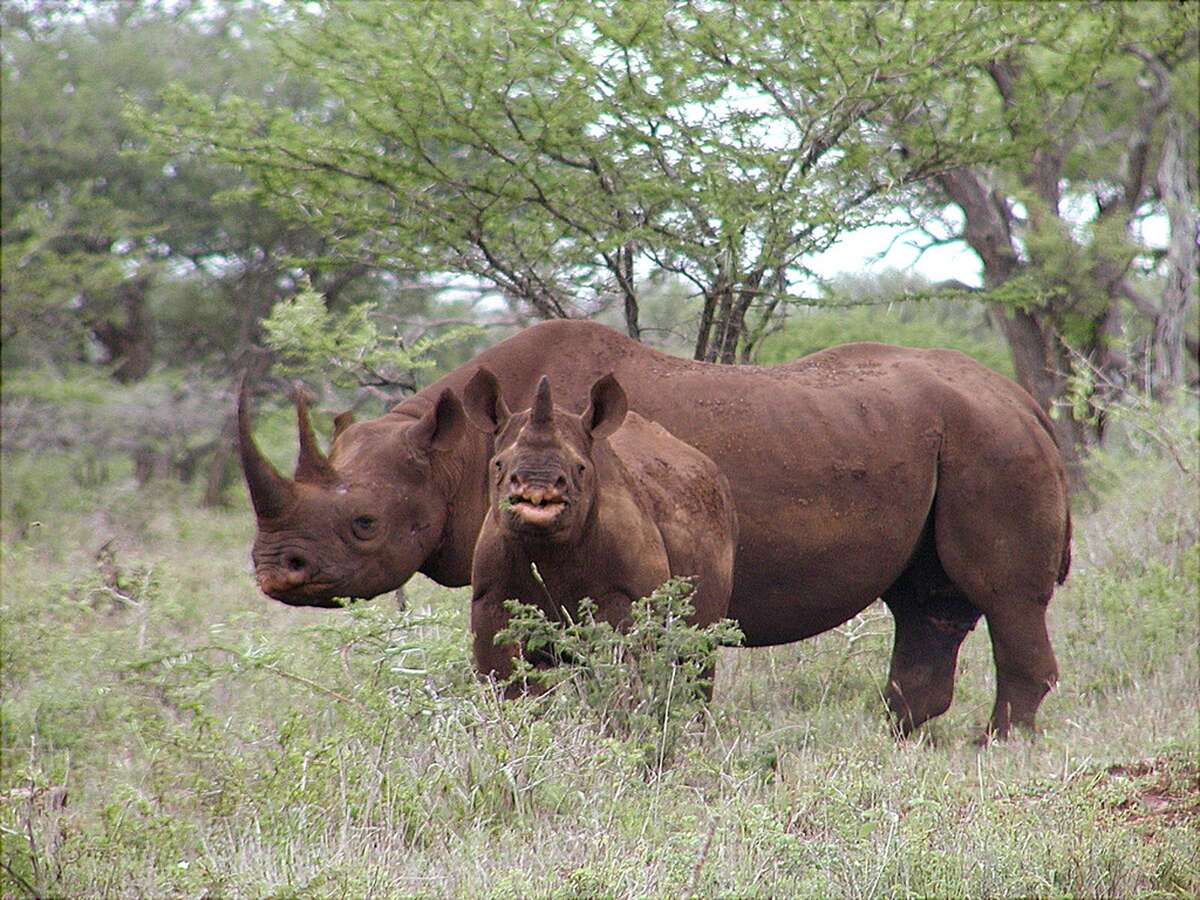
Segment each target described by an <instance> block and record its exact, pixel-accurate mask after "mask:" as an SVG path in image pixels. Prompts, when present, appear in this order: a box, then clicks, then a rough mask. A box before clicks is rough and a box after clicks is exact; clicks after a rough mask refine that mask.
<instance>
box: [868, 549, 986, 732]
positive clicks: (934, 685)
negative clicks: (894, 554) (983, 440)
mask: <svg viewBox="0 0 1200 900" xmlns="http://www.w3.org/2000/svg"><path fill="white" fill-rule="evenodd" d="M883 600H884V602H885V603H887V605H888V608H889V609H890V610H891V612H892V617H893V619H894V620H895V627H896V632H895V643H894V644H893V647H892V663H891V670H890V671H889V673H888V683H887V688H886V689H885V691H884V697H885V699H886V700H887V704H888V708H889V710H890V712H891V715H892V723H893V727H894V728H895V730H896V732H897V734H898V735H901V736H906V735H908V734H909V733H910V732H912V730H913V729H915V728H916V727H917V726H919V725H921V723H923V722H925V721H927V720H929V719H932V718H934V717H935V716H940V715H941V714H942V713H944V712H945V711H946V710H947V709H949V707H950V701H951V700H952V699H953V696H954V676H955V673H956V671H957V668H958V651H959V648H960V647H961V646H962V642H963V640H964V639H965V638H966V636H967V635H968V634H969V633H970V631H971V629H973V628H974V627H975V623H976V622H978V621H979V616H980V611H979V610H978V609H977V608H976V607H975V606H973V605H972V604H971V603H970V601H968V600H967V598H966V596H965V595H964V594H963V593H962V591H960V590H959V589H958V588H957V587H956V586H955V585H954V583H953V582H951V580H950V579H949V577H948V576H947V575H946V573H945V571H944V570H943V569H942V566H941V563H940V562H939V560H938V558H937V554H936V553H935V552H934V547H933V541H932V535H931V534H930V533H928V532H927V533H926V535H925V537H924V538H923V539H922V541H921V544H920V546H919V547H918V548H917V552H916V554H915V555H914V557H913V560H912V562H910V563H909V565H908V568H907V569H906V570H905V571H904V573H903V574H902V575H901V576H900V578H899V579H898V580H897V581H896V583H895V584H893V585H892V586H891V587H890V588H888V590H886V591H885V592H884V594H883Z"/></svg>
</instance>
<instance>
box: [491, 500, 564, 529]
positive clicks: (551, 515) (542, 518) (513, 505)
mask: <svg viewBox="0 0 1200 900" xmlns="http://www.w3.org/2000/svg"><path fill="white" fill-rule="evenodd" d="M570 505H571V504H570V503H569V502H568V501H567V500H566V498H564V497H562V496H555V495H546V494H543V493H541V492H540V491H531V492H530V493H528V494H511V495H509V496H508V497H507V498H505V502H504V507H505V509H506V510H507V513H508V518H509V520H510V521H511V522H513V523H514V524H515V525H518V526H525V527H527V528H535V529H545V528H551V527H553V526H554V525H555V524H556V523H557V522H558V520H559V519H560V518H561V517H562V515H563V513H564V512H566V510H567V508H568V507H569V506H570Z"/></svg>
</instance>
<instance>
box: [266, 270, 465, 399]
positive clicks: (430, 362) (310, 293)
mask: <svg viewBox="0 0 1200 900" xmlns="http://www.w3.org/2000/svg"><path fill="white" fill-rule="evenodd" d="M374 309H375V307H374V305H373V304H370V303H362V304H357V305H355V306H352V307H350V308H348V309H346V310H344V311H342V312H341V313H339V314H334V313H331V312H330V311H329V310H328V309H327V308H326V305H325V301H324V299H323V298H322V297H321V295H320V294H318V293H317V292H316V291H314V290H313V289H312V287H311V285H309V286H306V287H305V289H304V290H302V291H301V292H300V293H299V294H297V295H296V296H294V297H292V298H290V299H288V300H281V301H280V302H279V303H276V304H275V306H274V307H273V308H272V310H271V314H270V316H268V317H267V318H266V319H264V320H263V323H262V326H263V331H264V339H265V341H266V343H267V346H269V347H271V348H272V349H273V350H275V351H277V352H278V353H279V354H280V357H281V358H280V363H279V364H280V368H281V370H282V371H284V372H292V373H296V374H318V375H320V376H322V377H328V378H330V379H331V380H333V381H334V383H340V384H343V385H351V384H372V385H395V384H404V385H409V386H412V385H413V384H414V383H415V382H414V374H415V373H416V372H417V371H421V370H425V369H429V368H432V367H433V366H434V365H436V359H435V358H434V357H433V354H435V353H436V352H437V351H439V350H442V349H444V348H445V347H447V346H449V345H453V344H455V343H459V342H461V341H465V340H469V339H472V338H474V337H476V336H478V334H479V329H477V328H473V327H470V326H460V327H457V328H453V329H450V330H447V331H445V332H443V333H442V334H439V335H437V336H431V337H422V338H420V339H419V340H417V341H416V342H415V343H414V344H413V345H412V346H411V347H406V346H405V342H404V339H403V337H402V336H401V335H399V334H398V333H396V332H394V331H393V333H392V334H381V333H380V329H379V327H378V325H377V324H376V321H375V319H374V318H373V317H372V312H373V311H374Z"/></svg>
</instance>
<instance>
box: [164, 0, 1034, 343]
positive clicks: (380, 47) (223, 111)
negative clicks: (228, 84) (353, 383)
mask: <svg viewBox="0 0 1200 900" xmlns="http://www.w3.org/2000/svg"><path fill="white" fill-rule="evenodd" d="M536 9H537V12H536V14H531V10H530V9H528V8H526V7H523V6H521V5H513V4H508V3H488V4H485V5H484V6H483V7H481V8H480V10H479V11H478V15H476V16H469V17H464V16H462V15H460V14H459V11H458V10H457V9H456V8H455V7H454V6H453V5H446V4H440V3H418V4H407V5H402V6H399V7H396V6H388V5H382V4H334V5H331V6H327V7H324V8H322V9H320V10H319V11H316V10H314V9H313V8H311V7H310V6H308V5H306V4H302V3H296V4H294V5H293V6H292V9H291V13H292V16H293V18H292V19H291V20H289V22H288V26H287V27H286V28H282V29H280V30H279V32H278V33H277V35H278V40H277V42H276V52H277V55H278V59H277V64H278V67H279V70H280V71H283V72H287V73H290V74H292V75H294V76H295V77H297V78H299V79H301V80H303V81H306V82H311V83H314V84H317V85H319V86H320V90H321V92H322V94H323V98H324V100H325V103H324V105H323V106H322V107H321V108H320V109H314V110H310V111H306V112H303V113H301V114H299V115H292V114H288V113H286V112H283V111H274V110H271V109H268V108H266V107H264V106H263V105H261V104H257V103H255V102H253V101H252V100H250V99H247V98H244V97H228V98H223V99H221V100H220V101H218V102H215V103H214V102H213V101H211V100H209V99H207V98H205V97H203V96H200V95H199V94H198V93H197V92H195V91H190V92H189V91H188V90H187V89H185V88H182V87H180V88H176V89H174V90H172V91H171V92H169V94H167V96H166V103H165V109H164V111H163V113H162V114H161V115H158V116H156V117H154V118H153V119H150V120H147V124H148V127H150V128H151V129H153V131H154V132H155V133H156V136H157V138H158V140H159V142H160V144H161V145H162V146H163V147H165V148H167V149H169V150H170V151H172V152H175V153H177V154H194V155H198V156H199V157H201V158H204V159H211V160H218V161H222V162H226V163H232V164H235V165H237V166H239V167H242V168H243V169H244V170H245V171H247V172H248V173H250V174H251V175H252V176H253V177H254V179H255V181H256V191H257V194H258V196H260V197H262V198H263V199H264V200H265V201H267V202H270V203H272V204H274V207H275V208H276V209H278V210H280V211H282V212H284V213H285V214H288V215H292V216H296V215H299V216H300V217H302V219H303V221H306V222H309V223H312V224H313V225H315V226H316V227H318V228H321V229H323V230H324V231H326V232H328V233H337V234H340V235H344V238H343V240H342V241H341V242H340V246H339V250H340V252H342V253H344V254H345V255H347V256H348V257H351V258H358V259H368V258H369V259H372V260H379V261H382V262H384V263H385V264H386V265H388V266H389V267H392V268H396V269H411V270H414V271H419V272H437V273H444V272H450V273H457V274H461V275H468V276H472V277H475V278H482V279H484V280H485V281H487V282H489V283H491V284H493V285H494V286H495V287H497V288H498V289H499V290H500V291H501V292H503V293H504V294H506V295H507V296H508V297H509V298H511V299H513V300H519V301H520V302H523V303H525V304H527V305H528V306H529V307H530V308H531V309H532V310H534V311H535V312H536V313H537V314H539V315H543V316H549V315H561V314H563V313H564V312H571V311H574V312H591V311H593V310H595V309H596V308H597V307H599V306H604V305H607V303H608V302H609V301H610V299H611V297H612V296H613V295H614V294H615V295H617V296H625V297H630V298H635V299H636V297H637V296H638V294H639V293H640V290H641V289H640V287H639V286H638V285H636V284H635V283H633V280H632V277H631V276H632V274H633V273H634V272H635V271H636V270H638V269H642V268H646V269H650V270H653V271H657V272H662V273H670V274H673V275H676V276H679V277H681V278H683V279H684V280H686V281H687V282H688V283H689V284H690V285H692V286H694V287H695V288H697V289H698V290H699V291H701V292H702V293H704V294H705V295H706V297H707V299H708V301H709V302H710V305H711V304H715V303H716V298H717V297H719V296H721V295H722V294H723V293H725V294H727V293H728V291H732V292H733V293H734V294H735V295H736V297H737V300H736V303H737V304H739V305H740V306H741V307H742V309H741V315H743V316H744V315H745V313H746V312H747V311H748V310H749V309H751V308H757V307H760V306H763V305H764V304H765V305H766V306H765V307H764V309H773V308H774V306H773V304H772V301H775V302H777V301H778V300H779V298H780V297H781V296H783V295H786V294H787V292H788V288H789V285H790V284H792V283H793V282H794V281H795V280H796V277H797V275H798V274H800V272H801V269H800V268H799V266H798V265H797V263H798V261H799V260H800V259H801V257H803V256H804V255H805V254H806V253H810V252H813V251H816V250H820V249H823V248H824V247H827V246H828V245H829V243H830V242H831V241H832V240H833V239H834V238H835V237H836V236H837V234H838V233H839V232H840V231H842V230H844V229H847V228H852V227H855V226H858V225H861V224H864V223H867V222H871V221H874V220H876V219H878V218H880V217H881V216H884V215H886V212H887V207H888V205H889V204H890V203H891V202H892V201H893V200H894V198H895V197H896V196H897V194H898V192H899V191H900V190H901V189H902V188H903V187H904V186H905V185H907V184H909V183H911V182H915V181H919V180H921V179H924V178H926V177H928V176H929V175H930V174H931V173H933V172H936V171H939V170H941V169H943V168H945V167H947V166H951V165H954V164H962V163H963V162H967V161H972V160H975V159H977V158H979V157H980V155H981V153H982V152H983V150H984V149H986V150H987V151H992V152H994V151H995V147H996V142H995V141H994V140H993V141H985V140H974V141H967V140H963V141H961V142H958V143H955V144H953V148H954V149H953V153H951V152H948V151H947V149H946V148H947V146H950V145H947V144H942V145H940V146H933V145H932V143H931V142H930V141H928V140H925V141H919V142H918V141H912V142H909V146H908V152H906V153H904V154H899V153H896V152H894V151H893V150H891V149H889V148H885V147H883V146H880V144H879V137H878V135H879V131H878V128H877V127H876V126H874V125H872V124H871V123H870V122H869V120H868V116H869V115H870V114H872V113H874V112H876V111H884V110H886V111H887V112H888V114H889V115H891V116H893V117H894V118H895V119H904V118H905V116H906V113H907V111H911V110H912V109H915V108H918V107H919V106H920V105H921V104H922V103H924V102H925V101H926V100H927V99H928V98H929V97H930V96H938V95H940V94H942V93H943V92H944V91H945V90H946V87H945V84H946V81H947V73H963V77H966V78H968V79H974V81H978V75H977V70H976V68H975V66H974V65H973V64H975V63H982V62H983V61H986V60H987V59H988V58H990V57H991V56H992V55H993V54H994V53H996V52H997V46H1003V45H1004V44H1005V43H1006V41H1008V40H1010V39H1011V34H1010V30H1011V29H1012V22H1008V21H1007V20H1006V18H1005V16H1004V15H1003V14H1002V13H1000V12H998V11H997V10H993V9H990V8H976V9H972V10H969V11H968V10H967V9H965V8H963V9H959V8H957V7H955V8H944V7H937V8H920V7H918V8H916V9H915V10H914V9H910V8H909V7H901V6H886V5H885V6H883V7H878V8H876V7H870V6H865V5H861V4H837V3H823V4H804V5H800V6H792V5H782V6H781V5H779V4H775V3H766V2H753V3H750V4H748V5H747V4H738V5H734V4H713V5H711V6H694V5H680V4H670V3H663V2H660V0H637V2H624V3H619V4H609V3H601V4H595V3H582V2H568V3H556V4H538V5H537V7H536ZM848 58H853V59H854V61H855V63H854V65H846V60H847V59H848ZM977 94H978V90H977V89H975V88H972V89H971V91H970V92H969V94H968V96H967V97H965V98H962V99H961V101H960V102H958V103H955V104H939V107H940V108H943V109H945V111H946V113H945V114H946V116H947V117H948V118H949V119H950V120H951V121H952V122H953V123H954V126H955V127H956V128H958V129H960V130H962V131H964V132H965V130H966V128H967V127H968V125H969V124H970V122H971V120H972V118H973V114H972V111H971V107H972V104H973V103H974V101H975V98H976V95H977ZM977 132H978V129H976V130H975V132H974V133H973V137H976V138H978V137H979V135H978V133H977ZM951 157H953V158H951ZM714 308H715V307H714ZM717 314H718V316H719V317H724V318H725V319H726V320H727V321H730V322H732V321H733V319H732V318H731V317H735V316H736V314H735V313H733V312H732V311H731V310H724V309H721V310H717ZM735 330H736V327H735Z"/></svg>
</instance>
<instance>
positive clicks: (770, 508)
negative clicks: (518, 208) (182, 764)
mask: <svg viewBox="0 0 1200 900" xmlns="http://www.w3.org/2000/svg"><path fill="white" fill-rule="evenodd" d="M481 366H482V367H486V368H488V369H490V370H491V371H492V372H493V373H495V375H496V377H497V378H498V379H499V382H500V384H501V386H502V388H503V394H504V399H505V401H506V403H507V405H508V407H509V408H510V409H524V408H526V407H528V406H529V405H530V404H531V402H532V399H533V393H534V388H535V386H536V385H537V382H538V380H539V379H540V378H541V376H542V375H549V376H550V378H551V379H552V380H553V382H554V386H555V396H556V398H558V402H559V403H560V404H561V405H562V406H564V407H565V408H567V409H570V410H572V411H573V412H576V413H580V412H582V411H583V408H584V407H585V406H586V404H587V402H588V398H589V389H590V387H591V386H592V384H593V383H595V382H596V381H597V379H599V378H601V377H603V376H605V375H608V374H613V375H615V376H616V378H617V379H618V380H619V381H620V383H621V385H622V386H623V387H624V389H625V392H626V394H627V396H628V401H629V408H630V409H632V410H634V411H636V412H638V413H640V414H641V415H643V416H645V417H646V418H648V419H651V420H653V421H657V422H659V423H660V424H662V425H663V426H665V427H666V428H667V429H668V430H669V431H670V432H671V433H672V434H674V435H675V436H676V437H678V438H680V439H681V440H683V441H685V442H686V443H689V444H691V445H693V446H695V447H696V448H697V449H699V450H700V451H701V452H702V453H705V454H707V455H708V456H709V457H711V458H712V459H713V460H714V461H715V462H716V464H717V466H718V467H719V468H720V470H721V471H722V472H723V473H724V474H725V476H726V477H727V478H728V479H729V482H730V484H731V486H732V488H733V496H734V501H735V503H736V507H737V517H738V521H739V523H740V540H739V542H738V548H737V554H736V558H735V565H734V585H733V594H732V599H731V602H730V606H729V614H730V616H731V617H732V618H734V619H736V620H737V622H738V624H739V625H740V627H741V629H742V631H743V632H744V634H745V639H746V644H747V645H749V646H763V645H770V644H782V643H787V642H790V641H796V640H800V639H802V638H806V637H809V636H811V635H815V634H819V633H820V632H823V631H826V630H828V629H830V628H833V627H835V626H837V625H839V624H841V623H842V622H845V621H846V620H848V619H850V618H851V617H852V616H854V615H855V614H856V613H858V612H859V611H861V610H862V609H864V608H866V607H867V606H868V605H869V604H871V603H872V602H873V601H874V600H875V599H876V598H877V597H882V598H883V600H884V601H885V602H886V603H887V605H888V607H889V608H890V609H891V612H892V615H893V617H894V619H895V626H896V633H895V645H894V648H893V651H892V662H891V671H890V673H889V679H888V687H887V689H886V698H887V702H888V705H889V707H890V709H891V711H892V714H893V716H894V719H895V722H896V725H897V727H898V728H899V729H900V730H901V731H902V732H907V731H909V730H911V729H912V728H915V727H916V726H917V725H919V724H921V723H922V722H924V721H925V720H926V719H929V718H930V717H932V716H936V715H939V714H941V713H942V712H944V711H945V710H946V709H947V707H948V706H949V704H950V700H951V695H952V692H953V687H954V674H955V668H956V663H957V657H958V649H959V646H960V645H961V643H962V641H963V638H964V637H965V636H966V635H967V633H968V632H969V631H970V630H971V629H972V628H973V627H974V625H975V623H976V622H977V621H978V619H979V616H980V615H983V616H986V617H987V620H988V631H989V633H990V636H991V640H992V647H993V655H994V659H995V663H996V673H997V678H996V702H995V707H994V709H993V711H992V716H991V720H990V724H989V729H990V731H991V732H992V733H993V734H995V735H998V736H1003V735H1005V734H1007V732H1008V730H1009V728H1010V726H1011V725H1012V724H1019V725H1024V726H1028V727H1030V728H1032V727H1033V726H1034V720H1035V716H1036V713H1037V708H1038V706H1039V704H1040V703H1041V700H1042V698H1043V697H1044V696H1045V694H1046V692H1047V691H1048V690H1049V689H1050V687H1051V686H1053V684H1054V682H1055V680H1056V678H1057V667H1056V664H1055V660H1054V652H1053V650H1052V648H1051V646H1050V640H1049V637H1048V635H1047V632H1046V607H1047V604H1048V602H1049V600H1050V597H1051V595H1052V593H1053V591H1054V586H1055V583H1056V582H1058V583H1061V582H1062V581H1063V579H1064V578H1065V577H1066V574H1067V570H1068V567H1069V563H1070V531H1071V525H1070V516H1069V513H1068V509H1067V489H1066V481H1065V478H1064V474H1063V466H1062V461H1061V458H1060V455H1059V452H1058V449H1057V447H1056V445H1055V442H1054V439H1053V437H1052V436H1051V428H1050V423H1049V422H1048V420H1047V418H1046V416H1045V414H1044V413H1043V412H1042V410H1041V409H1039V408H1038V406H1037V405H1036V403H1035V402H1034V401H1033V399H1032V398H1031V397H1030V396H1029V395H1028V394H1027V393H1025V391H1023V390H1021V388H1019V387H1018V386H1017V385H1015V384H1013V383H1012V382H1011V381H1009V380H1008V379H1006V378H1004V377H1002V376H1000V375H997V374H996V373H994V372H992V371H990V370H988V369H986V368H984V367H982V366H980V365H979V364H977V363H975V362H974V361H972V360H971V359H969V358H967V357H966V356H964V355H962V354H961V353H957V352H954V351H947V350H913V349H906V348H901V347H890V346H886V345H883V344H874V343H860V344H846V345H844V346H840V347H834V348H831V349H829V350H823V351H821V352H819V353H814V354H812V355H811V356H807V357H804V358H802V359H799V360H796V361H795V362H792V363H788V364H786V365H781V366H771V367H757V366H724V365H715V364H708V363H701V362H693V361H690V360H684V359H678V358H675V357H671V356H667V355H665V354H662V353H659V352H657V351H655V350H653V349H651V348H649V347H646V346H644V345H642V344H640V343H637V342H636V341H634V340H632V339H630V338H628V337H625V336H624V335H621V334H619V333H617V332H615V331H613V330H611V329H609V328H606V327H604V326H602V325H598V324H595V323H590V322H584V321H561V320H560V321H551V322H545V323H542V324H539V325H535V326H533V327H531V328H528V329H526V330H525V331H522V332H521V333H519V334H517V335H515V336H514V337H511V338H509V339H508V340H506V341H503V342H501V343H499V344H497V345H496V346H494V347H492V348H491V349H489V350H486V351H485V352H483V353H481V354H480V355H479V356H478V357H476V358H475V359H474V360H472V361H471V362H469V363H467V364H465V365H463V366H460V367H459V368H457V369H455V370H454V371H453V372H451V373H450V374H449V375H446V376H445V377H444V378H442V379H440V380H438V381H436V382H434V383H433V384H431V385H430V386H429V387H427V388H425V389H424V390H422V391H420V392H418V393H417V394H415V395H413V396H412V397H409V398H408V399H406V400H405V401H404V402H402V403H400V404H399V405H397V406H396V407H394V408H393V409H392V410H391V411H390V412H388V413H387V414H385V415H383V416H381V417H379V418H377V419H373V420H371V421H366V422H362V423H357V424H354V423H351V422H348V421H347V420H346V418H343V417H339V419H338V421H337V423H335V431H334V439H333V445H332V449H331V451H330V453H329V456H328V457H326V456H324V455H323V454H322V453H321V451H320V449H319V448H318V445H317V441H316V439H315V436H314V434H313V431H312V427H311V425H310V424H309V421H308V416H307V412H306V410H305V408H304V404H303V401H302V400H301V401H298V412H299V419H300V459H299V463H298V465H297V467H296V472H295V476H294V478H292V479H288V478H285V477H283V476H281V475H280V474H279V473H278V472H277V471H276V470H275V469H274V468H273V467H272V466H271V464H270V463H269V462H268V461H267V460H266V459H265V458H264V457H263V456H262V454H261V453H260V452H259V450H258V449H257V447H256V446H255V444H254V441H253V439H252V437H251V434H250V423H249V411H248V409H247V408H246V402H245V397H244V395H243V397H242V398H241V399H240V401H239V443H240V452H241V459H242V465H243V469H244V471H245V474H246V480H247V483H248V485H249V488H250V495H251V498H252V501H253V503H254V509H255V513H256V515H257V518H258V535H257V537H256V540H255V544H254V551H253V558H254V564H255V568H256V572H257V577H258V583H259V586H260V587H261V588H262V590H263V591H264V592H265V593H267V594H268V595H270V596H271V597H273V598H275V599H277V600H280V601H282V602H284V603H290V604H295V605H301V606H337V605H339V603H338V601H337V599H336V598H338V597H372V596H376V595H378V594H381V593H383V592H385V591H388V590H392V589H394V588H396V587H398V586H399V585H401V584H403V583H404V582H405V581H406V580H407V579H408V578H409V577H410V576H411V575H412V574H413V573H414V572H416V571H420V572H423V573H424V574H426V575H428V576H429V577H430V578H432V579H434V580H435V581H437V582H438V583H440V584H444V585H449V586H459V585H464V584H466V583H468V581H469V579H470V573H471V561H472V560H471V556H472V549H473V547H474V545H475V540H476V536H477V535H478V533H479V528H480V525H481V523H482V521H483V518H484V514H485V512H486V509H487V504H488V476H487V468H488V460H489V459H490V458H491V456H492V446H491V438H490V437H489V436H487V435H485V434H483V433H482V432H479V431H478V430H476V429H474V428H469V427H466V426H465V422H464V413H463V409H462V406H461V404H460V402H459V400H458V398H457V396H456V392H458V393H461V391H462V389H463V387H464V386H465V385H466V383H467V381H468V380H469V379H470V378H471V377H472V376H473V375H474V374H475V372H476V371H477V370H478V369H479V368H480V367H481Z"/></svg>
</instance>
